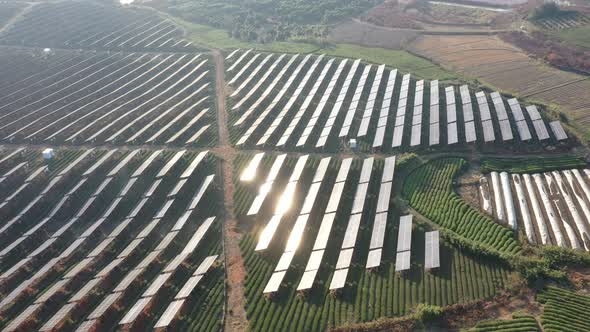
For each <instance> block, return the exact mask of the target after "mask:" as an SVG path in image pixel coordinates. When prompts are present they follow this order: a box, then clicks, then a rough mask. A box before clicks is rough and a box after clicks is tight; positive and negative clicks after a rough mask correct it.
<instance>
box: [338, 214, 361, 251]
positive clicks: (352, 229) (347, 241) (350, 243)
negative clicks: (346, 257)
mask: <svg viewBox="0 0 590 332" xmlns="http://www.w3.org/2000/svg"><path fill="white" fill-rule="evenodd" d="M360 224H361V214H354V215H352V216H350V219H349V220H348V226H347V227H346V233H345V234H344V240H343V241H342V248H343V249H345V248H354V245H355V243H356V237H357V234H358V231H359V227H360Z"/></svg>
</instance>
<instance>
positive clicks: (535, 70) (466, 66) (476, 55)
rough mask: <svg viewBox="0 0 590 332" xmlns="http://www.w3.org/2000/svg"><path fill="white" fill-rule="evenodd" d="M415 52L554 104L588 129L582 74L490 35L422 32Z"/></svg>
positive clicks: (589, 85)
mask: <svg viewBox="0 0 590 332" xmlns="http://www.w3.org/2000/svg"><path fill="white" fill-rule="evenodd" d="M412 49H413V51H414V52H416V53H418V54H420V55H422V56H424V57H426V58H429V59H432V60H433V61H435V62H436V63H440V64H442V65H443V66H445V67H448V68H450V69H452V70H454V71H457V72H459V73H462V74H465V75H466V76H470V77H475V78H478V79H479V80H481V81H482V82H485V83H486V84H490V85H492V86H494V87H496V88H498V89H500V90H502V91H507V92H510V93H512V94H515V95H518V96H519V97H520V98H530V99H533V100H539V101H541V102H543V103H546V104H548V105H557V106H559V107H560V110H562V111H564V113H566V114H567V115H568V117H569V119H570V123H571V124H572V125H573V126H576V127H578V128H579V129H581V130H583V131H584V132H585V133H586V132H588V124H589V123H590V118H589V117H588V110H589V107H590V99H589V97H588V94H587V93H584V92H585V91H588V90H589V89H590V81H588V80H587V79H585V77H583V76H580V75H576V74H573V73H568V72H565V71H560V70H558V69H555V68H551V67H548V66H545V65H543V64H540V63H539V62H537V61H535V60H534V59H531V58H529V57H528V56H527V55H526V54H525V53H523V52H522V51H521V50H519V49H517V48H515V47H513V46H512V45H510V44H508V43H506V42H503V41H502V40H500V39H499V38H496V37H492V36H422V37H420V38H419V39H417V40H416V41H415V42H414V44H413V45H412Z"/></svg>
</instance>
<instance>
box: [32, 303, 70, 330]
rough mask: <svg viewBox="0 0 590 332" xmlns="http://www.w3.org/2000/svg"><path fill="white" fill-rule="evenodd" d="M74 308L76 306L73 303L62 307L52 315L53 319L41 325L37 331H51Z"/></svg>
mask: <svg viewBox="0 0 590 332" xmlns="http://www.w3.org/2000/svg"><path fill="white" fill-rule="evenodd" d="M74 306H76V304H75V303H68V304H66V305H64V306H63V307H61V308H60V309H59V311H58V312H57V313H56V314H55V315H53V317H51V319H49V320H48V321H47V323H45V325H43V326H42V327H41V328H40V329H39V331H51V330H53V329H54V328H55V327H56V326H57V325H58V324H59V323H60V322H61V321H62V320H64V318H65V317H66V315H67V314H68V313H69V312H70V311H72V309H73V308H74Z"/></svg>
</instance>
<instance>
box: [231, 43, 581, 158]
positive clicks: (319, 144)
mask: <svg viewBox="0 0 590 332" xmlns="http://www.w3.org/2000/svg"><path fill="white" fill-rule="evenodd" d="M226 60H227V71H226V77H227V78H228V85H229V89H230V96H229V101H228V105H229V109H230V115H229V120H230V125H231V127H230V128H231V129H230V130H231V139H232V142H233V143H234V144H235V145H236V146H238V147H246V148H257V149H259V148H270V149H276V148H282V149H287V150H290V151H330V152H336V151H347V150H357V149H358V150H359V151H362V152H374V151H383V152H399V151H402V152H404V151H420V150H426V151H432V150H434V149H437V150H438V151H440V150H441V149H442V150H461V149H466V148H469V147H475V148H478V149H481V150H483V151H486V150H487V151H489V150H490V149H492V148H493V149H495V150H498V149H500V150H501V149H507V150H512V151H517V150H528V151H531V150H537V151H542V150H543V149H545V148H547V147H548V146H551V147H552V148H553V149H555V148H562V149H563V148H565V149H567V147H568V146H570V144H571V141H570V140H569V139H568V135H567V134H565V135H564V133H565V132H564V131H563V128H562V126H561V124H560V123H559V122H555V123H554V124H553V125H551V126H547V125H548V124H549V121H551V120H545V119H543V118H542V116H541V113H539V112H538V110H537V108H536V107H535V106H531V105H529V106H525V105H521V104H520V103H519V102H518V100H517V99H514V98H507V97H503V96H502V95H501V94H499V93H498V92H491V93H490V92H488V91H473V90H471V89H470V88H469V86H468V85H461V86H457V85H443V84H439V81H425V80H420V79H418V78H414V77H413V76H412V74H411V73H402V72H398V70H397V69H389V68H386V66H385V65H380V66H379V65H372V64H367V63H363V62H362V61H361V59H356V60H352V59H338V58H330V57H326V56H323V55H320V56H312V55H305V56H304V55H299V54H296V55H289V54H273V53H258V52H255V51H252V50H235V51H233V52H231V53H229V54H228V55H227V56H226ZM254 78H256V79H254ZM396 109H397V111H394V110H396ZM279 110H280V111H279ZM525 111H526V112H525ZM492 112H493V113H492ZM549 130H552V131H551V133H550V132H549ZM556 130H557V131H556ZM351 140H354V141H355V142H353V143H351ZM354 144H357V145H358V147H355V146H354Z"/></svg>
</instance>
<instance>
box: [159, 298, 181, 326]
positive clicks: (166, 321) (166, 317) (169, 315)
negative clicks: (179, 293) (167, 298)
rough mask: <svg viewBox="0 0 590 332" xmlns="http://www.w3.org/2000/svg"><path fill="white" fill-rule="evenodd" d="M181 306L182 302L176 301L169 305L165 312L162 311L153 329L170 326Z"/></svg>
mask: <svg viewBox="0 0 590 332" xmlns="http://www.w3.org/2000/svg"><path fill="white" fill-rule="evenodd" d="M183 304H184V300H176V301H173V302H172V303H170V304H169V305H168V307H166V310H165V311H164V313H163V314H162V316H161V317H160V319H158V321H157V322H156V325H154V329H157V328H164V327H167V326H168V325H170V323H171V322H172V320H173V319H174V317H176V313H178V311H179V310H180V308H182V305H183Z"/></svg>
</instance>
